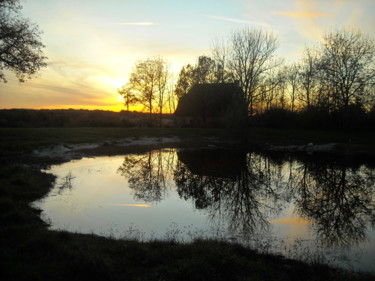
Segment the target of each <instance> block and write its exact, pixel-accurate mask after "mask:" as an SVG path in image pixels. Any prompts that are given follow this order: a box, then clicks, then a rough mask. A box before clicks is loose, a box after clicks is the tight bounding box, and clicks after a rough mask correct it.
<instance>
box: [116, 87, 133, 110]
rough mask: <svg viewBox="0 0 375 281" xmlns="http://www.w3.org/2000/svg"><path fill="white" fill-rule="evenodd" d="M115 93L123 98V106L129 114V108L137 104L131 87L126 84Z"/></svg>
mask: <svg viewBox="0 0 375 281" xmlns="http://www.w3.org/2000/svg"><path fill="white" fill-rule="evenodd" d="M117 92H118V93H119V94H120V95H121V96H122V97H123V98H124V104H125V106H126V111H128V112H129V108H130V106H132V105H135V104H136V103H137V102H138V99H137V97H136V96H135V95H134V93H133V91H132V88H131V85H130V84H129V83H128V84H126V85H124V86H122V87H121V89H117Z"/></svg>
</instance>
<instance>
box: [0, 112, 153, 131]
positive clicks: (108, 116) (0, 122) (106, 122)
mask: <svg viewBox="0 0 375 281" xmlns="http://www.w3.org/2000/svg"><path fill="white" fill-rule="evenodd" d="M158 125H159V123H158V120H157V116H154V115H153V118H152V120H150V119H149V116H148V114H146V113H140V112H125V111H122V112H113V111H103V110H74V109H58V110H48V109H41V110H33V109H4V110H0V127H12V128H31V127H34V128H35V127H134V126H141V127H142V126H143V127H146V126H147V127H149V126H158Z"/></svg>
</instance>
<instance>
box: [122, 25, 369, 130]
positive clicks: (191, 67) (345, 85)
mask: <svg viewBox="0 0 375 281" xmlns="http://www.w3.org/2000/svg"><path fill="white" fill-rule="evenodd" d="M277 49H278V41H277V38H276V36H275V35H274V34H273V33H272V32H268V31H265V30H262V29H249V28H247V29H241V30H237V31H234V32H232V33H231V34H230V35H229V36H228V38H225V39H215V40H213V41H212V45H211V55H210V56H206V55H202V56H200V57H198V59H197V61H196V63H195V64H187V65H185V66H183V67H182V68H181V70H180V72H179V75H178V78H177V81H176V82H175V83H174V82H173V79H172V77H171V75H170V73H169V71H168V67H167V63H166V62H165V61H164V60H163V59H161V58H155V59H147V60H144V61H139V62H138V63H137V64H136V66H135V68H134V69H133V72H132V74H131V76H130V79H129V82H128V83H127V84H126V85H124V87H123V88H122V89H119V93H120V94H122V95H123V96H124V101H125V105H126V106H127V109H128V110H129V106H130V105H133V104H135V103H138V104H143V105H144V108H145V109H147V111H148V112H149V113H150V114H151V113H153V112H158V113H160V114H162V113H163V110H167V111H169V112H173V111H174V109H175V108H176V104H177V102H178V100H179V99H180V98H181V97H182V96H184V95H186V94H187V93H188V92H189V90H190V89H191V88H192V86H193V85H195V84H205V83H238V84H239V85H240V87H241V88H242V91H243V94H244V98H245V100H246V104H247V108H248V115H249V124H250V125H254V126H266V127H279V128H285V127H294V128H310V129H311V128H327V129H332V128H335V129H357V128H362V129H365V128H367V129H368V128H374V127H375V126H374V115H375V42H374V40H373V39H372V38H370V37H368V36H367V35H365V34H363V33H362V32H360V31H356V30H346V29H343V30H338V31H335V32H331V33H328V34H326V35H325V36H324V40H323V42H322V43H321V44H320V45H318V46H317V47H314V48H309V47H306V48H305V50H304V53H303V56H302V58H301V60H300V61H298V62H294V63H286V62H285V61H284V60H283V59H282V58H279V57H277V55H276V51H277Z"/></svg>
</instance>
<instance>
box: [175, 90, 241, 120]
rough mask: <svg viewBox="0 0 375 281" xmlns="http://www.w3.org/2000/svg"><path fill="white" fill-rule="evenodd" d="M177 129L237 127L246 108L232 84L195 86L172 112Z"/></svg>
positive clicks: (239, 93) (239, 92)
mask: <svg viewBox="0 0 375 281" xmlns="http://www.w3.org/2000/svg"><path fill="white" fill-rule="evenodd" d="M174 116H175V121H176V126H177V127H239V126H243V125H244V124H245V123H246V118H247V108H246V102H245V99H244V96H243V92H242V89H241V88H240V87H239V86H238V84H236V83H215V84H195V85H194V86H193V87H192V88H191V89H190V91H189V92H188V93H187V94H186V95H185V96H183V97H181V98H180V100H179V102H178V105H177V109H176V111H175V113H174Z"/></svg>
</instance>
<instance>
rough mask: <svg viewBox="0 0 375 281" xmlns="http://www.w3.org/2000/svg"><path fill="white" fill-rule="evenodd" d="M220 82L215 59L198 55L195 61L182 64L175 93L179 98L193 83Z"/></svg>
mask: <svg viewBox="0 0 375 281" xmlns="http://www.w3.org/2000/svg"><path fill="white" fill-rule="evenodd" d="M217 82H221V81H220V80H219V78H218V73H217V68H216V63H215V61H214V60H213V59H212V58H210V57H207V56H199V57H198V60H197V63H196V64H195V65H194V66H192V65H191V64H188V65H186V66H183V67H182V69H181V71H180V74H179V77H178V80H177V84H176V89H175V94H176V96H177V97H178V98H179V99H180V98H181V97H182V96H184V95H186V94H187V93H188V92H189V90H190V89H191V88H192V87H193V86H194V85H195V84H206V83H217Z"/></svg>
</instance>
